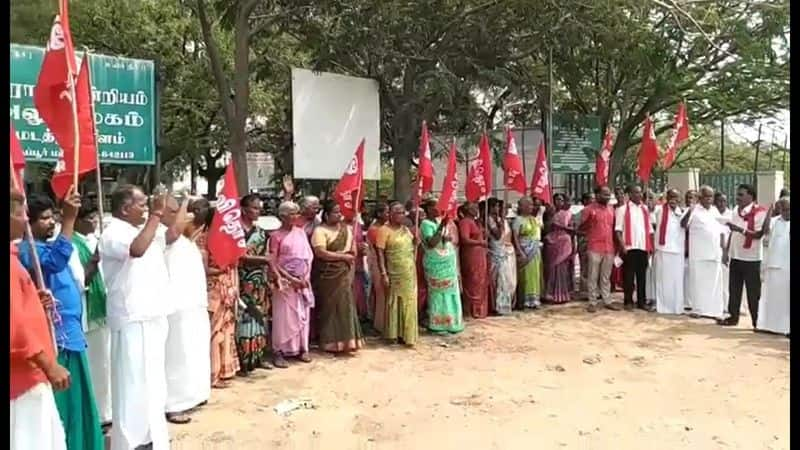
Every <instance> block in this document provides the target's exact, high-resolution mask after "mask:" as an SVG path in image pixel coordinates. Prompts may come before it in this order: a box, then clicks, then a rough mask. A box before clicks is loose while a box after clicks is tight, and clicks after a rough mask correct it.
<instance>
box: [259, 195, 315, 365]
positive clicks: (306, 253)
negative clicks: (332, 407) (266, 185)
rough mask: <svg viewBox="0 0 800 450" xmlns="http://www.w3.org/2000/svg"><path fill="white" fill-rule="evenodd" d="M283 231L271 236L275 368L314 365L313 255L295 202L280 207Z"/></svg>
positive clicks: (279, 213) (279, 216)
mask: <svg viewBox="0 0 800 450" xmlns="http://www.w3.org/2000/svg"><path fill="white" fill-rule="evenodd" d="M278 218H279V219H280V221H281V227H280V229H278V230H277V231H275V232H274V233H272V236H270V239H269V253H270V255H271V256H272V258H273V260H274V261H275V265H274V268H275V272H276V273H275V278H276V280H277V282H276V286H275V287H274V295H273V298H272V354H273V358H274V359H273V364H275V367H278V368H281V369H284V368H286V367H288V364H287V363H286V359H285V358H286V357H297V358H298V359H299V360H300V361H303V362H306V363H307V362H311V358H310V357H309V355H308V349H309V346H308V332H309V324H310V317H311V308H312V307H313V306H314V294H313V292H312V291H311V263H312V261H313V259H314V252H313V251H312V250H311V246H310V245H309V244H308V238H307V237H306V233H305V230H303V228H301V224H302V217H301V216H300V207H299V206H297V205H296V204H295V203H293V202H283V203H281V204H280V206H278Z"/></svg>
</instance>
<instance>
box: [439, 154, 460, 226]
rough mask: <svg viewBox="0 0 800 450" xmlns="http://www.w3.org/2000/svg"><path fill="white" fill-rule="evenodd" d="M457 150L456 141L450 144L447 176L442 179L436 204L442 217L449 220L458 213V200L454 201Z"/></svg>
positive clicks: (456, 181)
mask: <svg viewBox="0 0 800 450" xmlns="http://www.w3.org/2000/svg"><path fill="white" fill-rule="evenodd" d="M456 156H457V150H456V141H455V140H453V142H452V143H451V144H450V156H449V157H448V159H447V174H445V177H444V183H443V184H442V195H441V197H439V202H438V203H437V204H436V209H438V210H439V211H440V212H441V213H442V215H443V216H449V217H450V218H451V219H454V218H455V217H456V213H457V211H458V200H457V199H456V192H458V174H457V171H456V167H457V163H458V161H457V159H456Z"/></svg>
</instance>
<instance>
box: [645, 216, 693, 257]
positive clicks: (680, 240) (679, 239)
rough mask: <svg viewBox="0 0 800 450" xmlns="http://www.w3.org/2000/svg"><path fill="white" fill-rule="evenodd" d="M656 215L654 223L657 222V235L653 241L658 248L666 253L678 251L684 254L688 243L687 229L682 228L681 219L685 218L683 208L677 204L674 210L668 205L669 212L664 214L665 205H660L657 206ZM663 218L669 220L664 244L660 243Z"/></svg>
mask: <svg viewBox="0 0 800 450" xmlns="http://www.w3.org/2000/svg"><path fill="white" fill-rule="evenodd" d="M654 215H655V220H653V223H655V224H656V228H655V236H653V241H654V244H655V247H656V250H658V251H662V252H664V253H678V254H681V255H682V254H683V251H684V248H685V245H686V230H684V229H683V228H681V219H682V218H683V210H682V209H681V207H680V206H676V207H675V209H674V210H673V209H671V208H670V207H669V206H667V214H664V207H663V206H661V205H659V206H657V207H656V211H655V213H654ZM664 216H666V217H664ZM662 220H666V221H667V230H666V233H665V236H664V245H661V244H660V242H661V221H662Z"/></svg>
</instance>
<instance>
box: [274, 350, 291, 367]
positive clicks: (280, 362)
mask: <svg viewBox="0 0 800 450" xmlns="http://www.w3.org/2000/svg"><path fill="white" fill-rule="evenodd" d="M272 364H273V365H274V366H275V367H277V368H278V369H288V368H289V363H287V362H286V359H284V358H283V355H281V354H280V353H278V354H277V355H275V357H274V358H273V359H272Z"/></svg>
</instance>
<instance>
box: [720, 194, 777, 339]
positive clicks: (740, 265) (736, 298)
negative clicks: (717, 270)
mask: <svg viewBox="0 0 800 450" xmlns="http://www.w3.org/2000/svg"><path fill="white" fill-rule="evenodd" d="M755 199H756V191H755V188H754V187H753V186H750V185H749V184H741V185H739V187H738V188H737V189H736V207H735V208H734V209H733V218H732V219H731V221H730V222H729V223H728V227H729V228H730V230H731V235H730V245H729V248H730V254H729V256H730V266H729V269H730V282H729V286H730V287H729V291H730V298H729V300H728V314H730V317H728V318H727V319H725V320H722V321H721V322H720V325H722V326H736V325H738V324H739V313H740V309H741V306H742V289H743V288H746V289H747V308H748V310H749V311H750V320H751V322H752V325H753V328H755V327H756V324H757V323H758V302H759V300H760V299H761V260H762V258H763V255H764V243H763V240H762V238H763V237H764V234H765V233H766V231H767V230H768V228H769V219H770V216H771V215H772V211H768V209H767V208H764V207H762V206H761V205H758V204H756V202H755ZM726 256H728V255H726Z"/></svg>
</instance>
